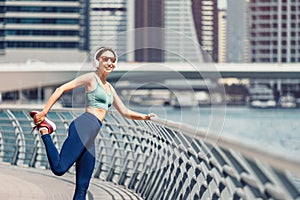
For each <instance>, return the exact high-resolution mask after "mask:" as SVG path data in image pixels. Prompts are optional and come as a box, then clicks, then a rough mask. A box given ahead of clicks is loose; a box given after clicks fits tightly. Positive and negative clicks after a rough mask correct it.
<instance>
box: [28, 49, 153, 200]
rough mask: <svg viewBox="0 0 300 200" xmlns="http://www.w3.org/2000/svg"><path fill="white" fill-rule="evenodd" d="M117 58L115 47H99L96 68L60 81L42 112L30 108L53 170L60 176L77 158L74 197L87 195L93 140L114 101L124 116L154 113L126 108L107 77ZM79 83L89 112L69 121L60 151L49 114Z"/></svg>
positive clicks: (140, 117) (147, 118) (91, 170)
mask: <svg viewBox="0 0 300 200" xmlns="http://www.w3.org/2000/svg"><path fill="white" fill-rule="evenodd" d="M117 59H118V58H117V55H116V53H115V52H114V51H113V50H112V49H110V48H106V47H101V48H99V49H98V50H97V51H96V53H95V55H94V63H95V66H96V68H97V70H96V71H95V72H90V73H86V74H84V75H81V76H79V77H77V78H75V79H73V80H71V81H70V82H67V83H65V84H63V85H61V86H60V87H58V88H57V89H56V90H55V92H54V93H53V94H52V95H51V96H50V98H49V100H48V102H47V103H46V105H45V107H44V109H43V110H42V111H41V112H38V111H31V112H30V116H31V117H32V118H33V119H34V123H35V124H36V127H35V128H37V129H38V130H39V132H40V133H41V135H42V136H41V137H42V140H43V142H44V144H45V147H46V152H47V156H48V160H49V164H50V168H51V170H52V172H53V173H54V174H55V175H58V176H61V175H63V174H64V173H66V172H67V171H68V169H69V168H70V167H71V166H72V165H73V164H74V163H75V162H76V189H75V193H74V197H73V199H85V196H86V193H87V189H88V187H89V183H90V179H91V176H92V173H93V170H94V167H95V144H94V140H95V138H96V136H97V134H98V132H99V130H100V128H101V126H102V122H103V120H104V118H105V115H106V113H107V110H108V109H109V107H110V106H111V105H112V104H113V105H114V107H115V108H116V109H117V110H118V112H120V114H121V115H122V116H124V117H127V118H130V119H134V120H149V119H150V117H154V116H155V114H152V113H151V114H148V115H145V114H141V113H137V112H134V111H132V110H129V109H128V108H126V107H125V105H124V104H123V102H122V101H121V99H120V98H119V96H118V94H117V93H116V91H115V89H114V88H113V87H112V86H111V85H110V83H108V82H107V81H106V78H107V76H108V75H109V74H110V73H111V72H112V71H113V69H114V68H115V67H116V62H117ZM79 86H85V88H86V101H87V106H86V112H84V113H83V114H82V115H80V116H79V117H77V118H76V119H75V120H74V121H72V123H71V124H70V126H69V132H68V137H67V138H66V140H65V141H64V143H63V145H62V148H61V151H60V153H59V152H58V150H57V149H56V147H55V145H54V144H53V141H52V139H51V137H50V134H51V133H52V132H53V131H55V130H56V126H55V124H54V123H53V122H52V121H51V120H49V119H48V118H47V117H46V115H47V113H48V112H49V110H50V109H51V108H52V106H53V105H54V104H55V102H56V101H57V100H58V99H59V98H60V97H61V96H62V94H63V93H64V92H67V91H70V90H72V89H74V88H76V87H79Z"/></svg>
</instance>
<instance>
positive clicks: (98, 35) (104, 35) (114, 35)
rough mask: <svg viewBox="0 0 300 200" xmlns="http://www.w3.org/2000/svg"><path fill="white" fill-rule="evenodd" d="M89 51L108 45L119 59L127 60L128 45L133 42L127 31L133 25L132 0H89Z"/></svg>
mask: <svg viewBox="0 0 300 200" xmlns="http://www.w3.org/2000/svg"><path fill="white" fill-rule="evenodd" d="M89 4H90V6H89V51H91V52H92V54H93V52H94V51H95V50H96V49H97V48H98V47H100V46H109V47H112V48H114V49H115V50H117V52H118V53H119V61H128V52H129V47H128V45H132V44H130V43H133V44H134V38H132V37H131V36H130V35H129V33H130V31H131V29H133V28H134V25H128V23H131V24H132V23H133V22H134V7H133V6H134V2H133V1H126V0H114V1H111V0H90V1H89Z"/></svg>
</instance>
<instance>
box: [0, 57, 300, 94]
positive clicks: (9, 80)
mask: <svg viewBox="0 0 300 200" xmlns="http://www.w3.org/2000/svg"><path fill="white" fill-rule="evenodd" d="M93 70H95V68H93V67H92V64H91V63H89V62H85V63H54V62H53V63H43V62H36V61H34V62H27V63H1V64H0V80H1V84H0V92H7V91H13V90H23V89H31V88H41V87H51V86H55V85H59V84H61V83H64V82H66V81H68V80H71V79H73V78H75V77H76V76H78V75H79V74H81V73H85V72H88V71H93ZM206 78H208V79H218V78H253V79H257V78H261V79H274V80H276V79H289V80H292V79H294V80H297V79H299V78H300V64H299V63H294V64H293V63H289V64H280V63H274V64H273V63H268V64H264V63H253V64H248V63H232V64H231V63H228V64H214V63H188V62H182V63H119V64H118V65H117V67H116V69H115V71H114V72H113V73H112V74H111V75H110V76H109V79H110V81H111V82H116V81H118V80H123V81H128V80H129V81H133V82H145V81H146V82H147V81H148V82H149V81H151V82H157V83H163V82H164V81H165V80H170V79H175V80H176V79H206Z"/></svg>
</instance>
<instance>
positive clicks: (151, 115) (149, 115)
mask: <svg viewBox="0 0 300 200" xmlns="http://www.w3.org/2000/svg"><path fill="white" fill-rule="evenodd" d="M152 117H157V115H156V114H155V113H149V114H148V115H146V120H149V119H151V118H152Z"/></svg>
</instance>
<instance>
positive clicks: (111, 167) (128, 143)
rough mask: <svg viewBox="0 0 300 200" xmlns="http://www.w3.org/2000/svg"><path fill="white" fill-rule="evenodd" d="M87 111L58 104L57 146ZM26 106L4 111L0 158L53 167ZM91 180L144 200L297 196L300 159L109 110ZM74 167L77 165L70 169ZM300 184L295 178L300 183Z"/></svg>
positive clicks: (0, 119) (299, 196) (0, 113)
mask: <svg viewBox="0 0 300 200" xmlns="http://www.w3.org/2000/svg"><path fill="white" fill-rule="evenodd" d="M80 112H82V111H81V110H74V109H54V110H52V111H51V112H50V113H49V114H48V117H49V118H51V119H52V120H54V121H55V123H56V124H57V126H58V130H57V132H55V133H53V134H52V138H53V140H54V142H55V144H56V145H57V147H58V148H59V147H60V146H61V144H62V142H63V140H64V138H65V137H66V134H67V130H68V125H69V123H70V122H71V121H72V120H73V119H74V118H75V117H76V116H78V115H79V114H80ZM32 126H33V123H32V119H31V118H30V116H29V110H27V109H0V161H1V162H10V163H11V164H14V165H27V166H30V167H43V168H49V166H48V161H47V157H46V153H45V149H44V145H43V144H42V142H41V138H40V136H39V133H38V132H37V131H35V132H34V133H33V134H30V132H31V127H32ZM95 142H96V146H97V150H96V153H97V154H96V156H97V158H96V159H97V163H96V167H95V171H94V178H99V179H103V180H106V181H110V182H113V183H115V184H118V185H122V186H124V188H126V189H128V190H133V191H135V192H136V193H138V194H140V195H141V196H142V197H143V198H145V199H151V200H152V199H159V200H160V199H172V200H173V199H300V192H299V185H300V184H299V179H298V178H299V177H300V170H299V169H300V160H299V158H290V157H287V156H283V155H278V154H274V153H271V152H266V151H262V150H259V149H257V148H255V147H254V146H250V145H248V144H243V143H241V142H240V141H237V140H236V139H232V138H228V137H224V136H216V135H214V134H208V133H205V132H203V131H200V130H195V129H193V128H192V127H188V126H185V125H182V124H178V123H175V122H171V121H168V120H163V119H159V118H154V119H151V120H150V121H135V120H128V119H125V118H122V117H121V116H120V115H119V114H118V113H117V112H115V111H110V112H109V113H108V115H107V117H106V120H105V122H104V126H103V127H102V129H101V131H100V132H99V134H98V136H97V138H96V141H95ZM70 171H73V169H71V170H70ZM297 182H298V184H297Z"/></svg>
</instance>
